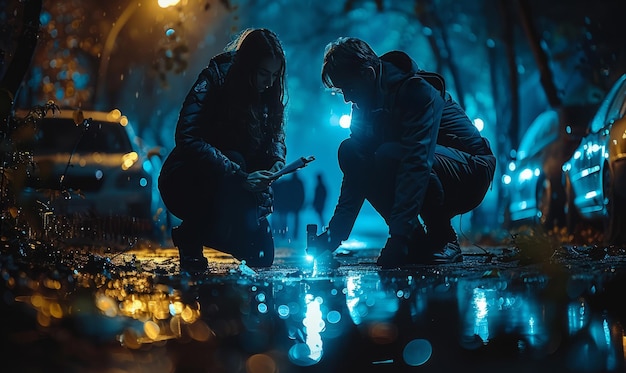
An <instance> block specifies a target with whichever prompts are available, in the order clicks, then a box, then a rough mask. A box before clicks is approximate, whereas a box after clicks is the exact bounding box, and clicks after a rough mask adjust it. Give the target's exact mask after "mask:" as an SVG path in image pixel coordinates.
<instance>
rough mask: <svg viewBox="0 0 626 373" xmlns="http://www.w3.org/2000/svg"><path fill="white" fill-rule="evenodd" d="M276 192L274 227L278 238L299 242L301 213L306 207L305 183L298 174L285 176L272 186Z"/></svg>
mask: <svg viewBox="0 0 626 373" xmlns="http://www.w3.org/2000/svg"><path fill="white" fill-rule="evenodd" d="M272 189H273V190H274V213H273V216H274V221H275V223H274V221H273V222H272V223H273V226H274V227H275V232H276V235H277V236H278V237H282V238H292V239H294V240H297V239H298V238H299V234H300V212H301V211H302V207H303V206H304V197H305V193H304V183H303V182H302V179H300V177H299V176H298V173H297V172H294V173H292V174H291V175H290V176H285V177H284V179H280V180H278V181H277V182H275V183H274V185H273V186H272Z"/></svg>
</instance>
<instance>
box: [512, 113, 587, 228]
mask: <svg viewBox="0 0 626 373" xmlns="http://www.w3.org/2000/svg"><path fill="white" fill-rule="evenodd" d="M594 112H595V106H593V105H571V106H564V107H562V108H560V109H549V110H547V111H545V112H543V113H541V114H539V115H538V116H537V117H536V118H535V119H534V120H533V122H532V123H531V124H530V126H529V127H528V129H527V130H526V132H525V133H524V135H523V136H522V138H521V140H520V143H519V147H518V148H517V151H516V155H515V156H514V157H512V159H511V161H510V163H509V166H508V170H507V172H506V173H505V174H504V175H503V177H502V188H503V192H504V195H505V208H504V215H505V225H507V226H509V227H512V226H519V225H522V224H540V225H542V226H543V227H544V228H546V229H552V228H554V227H559V226H563V225H565V212H564V205H565V191H564V188H563V182H562V170H561V167H562V165H563V163H564V162H565V160H567V159H568V158H569V156H570V155H571V154H572V153H573V151H574V149H575V148H576V146H577V145H578V141H580V138H581V137H582V135H583V134H584V131H585V128H586V126H587V123H588V122H589V119H590V118H591V116H592V115H593V113H594Z"/></svg>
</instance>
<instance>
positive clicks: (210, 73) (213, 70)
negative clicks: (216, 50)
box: [201, 52, 235, 85]
mask: <svg viewBox="0 0 626 373" xmlns="http://www.w3.org/2000/svg"><path fill="white" fill-rule="evenodd" d="M234 56H235V54H234V52H223V53H220V54H218V55H215V56H213V57H212V58H211V60H210V61H209V64H208V65H207V66H206V67H205V68H204V69H203V70H202V73H201V74H202V75H204V76H206V77H207V78H208V80H209V82H210V83H212V84H214V85H221V84H223V83H224V79H225V77H226V73H228V69H230V67H231V65H232V64H233V58H234Z"/></svg>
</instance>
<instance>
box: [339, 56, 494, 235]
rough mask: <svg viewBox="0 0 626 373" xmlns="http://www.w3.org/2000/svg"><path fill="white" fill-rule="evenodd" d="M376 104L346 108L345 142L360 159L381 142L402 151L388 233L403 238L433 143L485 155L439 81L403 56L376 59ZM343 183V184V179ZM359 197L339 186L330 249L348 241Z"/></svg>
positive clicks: (417, 206)
mask: <svg viewBox="0 0 626 373" xmlns="http://www.w3.org/2000/svg"><path fill="white" fill-rule="evenodd" d="M380 58H381V66H380V72H379V74H378V75H379V77H378V79H379V80H378V84H379V85H378V96H377V97H378V100H377V105H374V106H375V107H373V108H361V109H359V108H358V107H357V106H356V105H353V107H352V124H351V127H350V128H351V134H350V137H351V138H352V139H354V140H356V141H358V142H359V143H360V144H361V146H362V149H364V150H365V152H366V154H367V153H368V152H369V153H373V152H374V151H375V150H376V149H377V148H378V147H379V146H380V145H381V144H383V143H385V142H399V143H400V144H402V146H403V147H404V148H405V149H406V153H405V156H404V158H403V159H402V160H401V162H400V164H399V168H398V173H397V177H396V188H395V201H394V205H393V209H392V212H391V216H390V218H389V221H388V224H389V233H390V234H400V235H405V236H408V235H409V234H410V232H411V231H412V230H413V229H414V228H415V227H416V224H418V220H417V219H418V215H419V214H420V212H421V209H422V206H423V201H424V196H425V194H426V188H427V186H428V179H429V177H430V172H431V168H432V166H433V161H434V153H435V146H436V145H437V144H440V145H443V146H446V147H451V148H455V149H458V150H461V151H464V152H466V153H468V154H471V155H478V154H485V155H486V154H491V150H490V149H489V145H488V143H487V141H486V140H485V139H484V138H482V137H481V135H480V133H479V131H478V130H477V128H476V127H475V126H474V125H473V124H472V122H471V121H470V119H469V118H468V117H467V115H466V114H465V112H464V111H463V110H462V108H461V107H460V106H459V105H458V103H456V102H455V101H454V100H453V99H452V98H451V96H450V95H449V94H448V93H447V92H446V91H445V84H444V81H443V78H441V77H440V76H439V75H438V74H434V73H427V72H425V71H422V70H420V69H418V67H417V64H416V63H415V61H413V60H412V59H411V58H410V57H409V56H408V55H407V54H406V53H404V52H400V51H393V52H389V53H386V54H384V55H382V56H381V57H380ZM344 181H345V180H344ZM364 199H365V196H364V195H360V194H359V193H355V191H354V189H353V188H350V185H349V183H345V182H344V183H342V187H341V192H340V196H339V201H338V203H337V206H336V208H335V212H334V214H333V217H332V219H331V221H330V223H329V231H330V235H331V237H330V239H331V245H333V246H338V245H339V244H340V243H341V241H343V240H345V239H347V238H348V235H349V233H350V232H351V230H352V228H353V226H354V222H355V220H356V217H357V215H358V213H359V211H360V209H361V207H362V205H363V202H364Z"/></svg>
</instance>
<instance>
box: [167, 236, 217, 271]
mask: <svg viewBox="0 0 626 373" xmlns="http://www.w3.org/2000/svg"><path fill="white" fill-rule="evenodd" d="M172 242H173V243H174V245H175V246H176V247H177V248H178V257H179V258H180V272H181V273H184V272H186V273H188V274H190V275H198V274H201V273H203V272H206V271H207V270H208V269H209V262H208V260H207V259H206V258H205V257H204V255H203V253H202V249H203V246H202V241H201V240H199V239H197V238H196V236H195V235H194V234H189V233H188V232H186V230H185V227H183V226H182V225H181V226H178V227H174V228H172Z"/></svg>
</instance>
